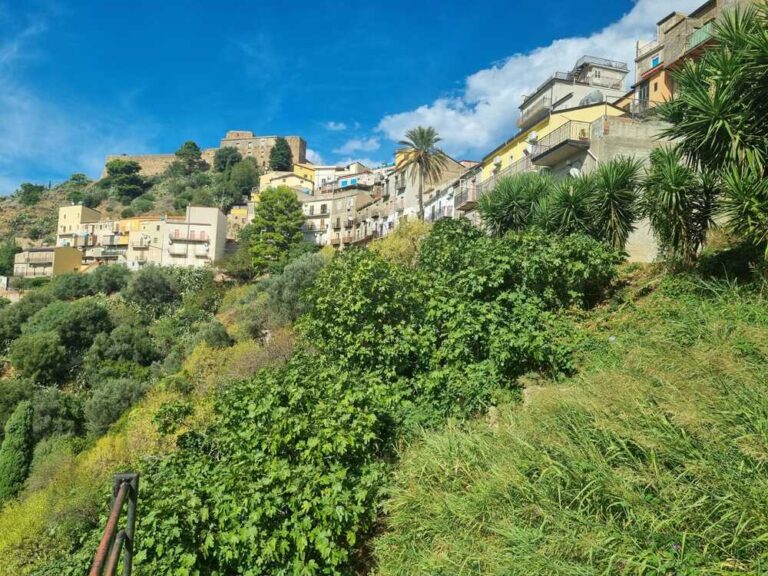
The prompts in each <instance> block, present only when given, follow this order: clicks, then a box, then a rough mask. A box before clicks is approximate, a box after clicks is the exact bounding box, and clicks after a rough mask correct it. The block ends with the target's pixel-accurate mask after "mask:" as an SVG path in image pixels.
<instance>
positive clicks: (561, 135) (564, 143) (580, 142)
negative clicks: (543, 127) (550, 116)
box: [531, 121, 591, 166]
mask: <svg viewBox="0 0 768 576" xmlns="http://www.w3.org/2000/svg"><path fill="white" fill-rule="evenodd" d="M590 133H591V125H590V123H589V122H576V121H570V122H566V123H565V124H563V125H562V126H560V128H558V129H557V130H554V131H553V132H550V133H549V134H547V135H546V136H544V137H543V138H541V139H539V141H538V142H536V144H535V145H534V147H533V154H532V155H531V160H532V161H533V163H534V164H536V165H537V166H555V165H557V164H559V163H560V162H562V161H564V160H566V159H567V158H569V157H570V156H572V155H573V154H575V153H576V152H579V151H582V150H588V149H589V146H590Z"/></svg>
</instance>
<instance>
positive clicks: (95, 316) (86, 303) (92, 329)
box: [22, 298, 112, 362]
mask: <svg viewBox="0 0 768 576" xmlns="http://www.w3.org/2000/svg"><path fill="white" fill-rule="evenodd" d="M110 330H112V320H111V319H110V317H109V311H108V310H107V309H106V308H105V307H104V306H103V304H102V303H101V302H100V301H99V300H95V299H92V298H85V299H81V300H77V301H75V302H52V303H51V304H49V305H48V306H46V307H45V308H43V309H42V310H40V311H38V312H36V313H35V315H34V316H32V317H31V318H30V319H29V320H28V321H27V322H26V323H25V324H24V326H23V327H22V332H23V333H24V334H25V335H30V334H36V333H38V332H55V333H56V334H58V335H59V338H60V340H61V344H62V345H63V346H64V347H65V348H66V349H67V350H68V351H69V352H71V353H73V354H74V355H79V354H81V353H82V352H84V351H85V350H86V349H88V347H89V346H90V345H91V344H92V343H93V340H94V338H96V336H97V335H98V334H100V333H102V332H109V331H110ZM70 360H71V361H73V362H74V361H75V360H76V358H70Z"/></svg>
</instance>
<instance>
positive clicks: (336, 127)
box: [323, 120, 347, 132]
mask: <svg viewBox="0 0 768 576" xmlns="http://www.w3.org/2000/svg"><path fill="white" fill-rule="evenodd" d="M323 126H324V127H325V129H326V130H330V131H331V132H342V131H344V130H346V129H347V125H346V124H344V122H334V121H333V120H330V121H329V122H325V123H323Z"/></svg>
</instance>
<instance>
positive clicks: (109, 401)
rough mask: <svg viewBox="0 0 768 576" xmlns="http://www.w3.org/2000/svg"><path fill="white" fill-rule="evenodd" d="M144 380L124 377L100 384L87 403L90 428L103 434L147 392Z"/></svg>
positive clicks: (86, 418) (95, 432)
mask: <svg viewBox="0 0 768 576" xmlns="http://www.w3.org/2000/svg"><path fill="white" fill-rule="evenodd" d="M146 389H147V386H146V384H145V383H144V382H139V381H136V380H130V379H127V378H123V379H120V380H108V381H106V382H104V383H102V384H100V385H99V386H98V387H97V388H96V389H95V390H94V391H93V394H91V397H90V398H89V399H88V400H87V401H86V403H85V420H86V425H87V427H88V430H89V431H90V432H91V433H93V434H95V435H101V434H103V433H104V432H106V431H107V429H108V428H109V425H110V424H112V423H113V422H115V421H117V419H118V418H120V416H122V414H123V412H125V411H126V410H127V409H128V408H130V407H131V406H133V405H134V404H135V403H136V402H137V401H138V400H139V399H140V398H141V397H142V396H143V395H144V392H146Z"/></svg>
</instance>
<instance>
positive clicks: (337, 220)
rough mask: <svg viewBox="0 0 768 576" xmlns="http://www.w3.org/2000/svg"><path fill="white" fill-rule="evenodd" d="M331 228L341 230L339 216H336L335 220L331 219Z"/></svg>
mask: <svg viewBox="0 0 768 576" xmlns="http://www.w3.org/2000/svg"><path fill="white" fill-rule="evenodd" d="M333 229H334V230H341V218H336V220H334V221H333Z"/></svg>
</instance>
